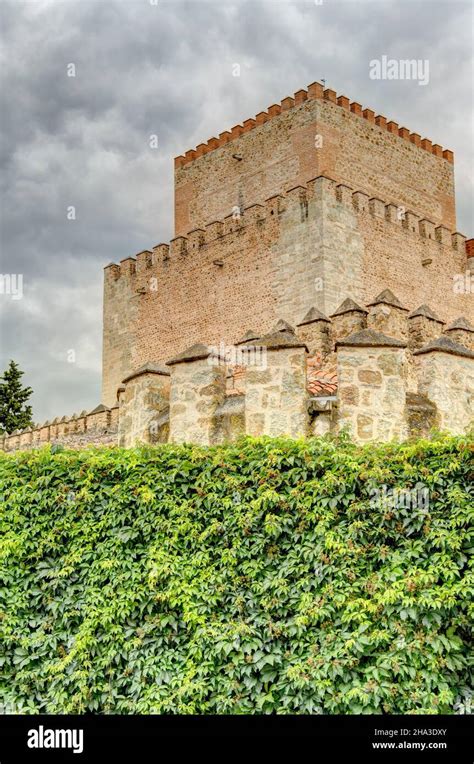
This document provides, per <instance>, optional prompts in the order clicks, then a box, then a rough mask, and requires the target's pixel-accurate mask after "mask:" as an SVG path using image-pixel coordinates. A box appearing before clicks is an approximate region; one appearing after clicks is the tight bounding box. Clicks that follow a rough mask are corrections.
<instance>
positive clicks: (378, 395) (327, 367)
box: [0, 289, 474, 451]
mask: <svg viewBox="0 0 474 764" xmlns="http://www.w3.org/2000/svg"><path fill="white" fill-rule="evenodd" d="M473 337H474V327H473V326H472V325H471V323H470V322H469V320H468V319H467V318H466V317H464V316H459V317H458V318H457V319H456V320H455V321H453V322H451V323H450V324H449V325H448V326H446V325H445V324H444V323H443V322H442V321H441V320H440V319H439V318H438V317H437V315H436V313H434V311H433V309H432V308H431V307H430V306H429V305H426V304H423V305H420V306H419V307H418V308H417V309H415V310H413V311H411V312H409V311H408V309H407V308H406V307H405V306H404V305H403V303H402V302H401V301H400V299H399V298H398V297H397V295H395V294H394V292H393V291H392V290H390V289H384V290H382V292H380V294H378V295H376V296H375V297H374V298H373V299H372V300H370V301H369V302H368V303H367V304H366V305H359V304H357V303H356V302H355V301H354V300H352V298H349V297H347V298H345V299H344V300H343V302H342V303H341V305H339V306H338V308H337V309H336V310H335V311H334V312H333V313H332V315H331V316H329V317H328V316H326V315H325V314H324V313H322V312H321V311H320V310H318V309H317V308H316V307H312V308H311V309H310V310H309V311H308V312H307V313H306V314H305V315H304V316H302V318H301V321H299V322H298V323H297V325H296V327H293V326H292V325H291V324H289V322H288V321H286V320H285V319H283V318H282V319H279V320H278V321H277V322H276V323H275V325H274V326H273V327H272V328H271V329H270V331H267V332H262V333H261V334H260V336H259V333H258V332H256V331H254V330H247V331H246V332H245V333H244V335H243V336H241V337H239V338H236V339H235V344H234V345H233V346H232V347H225V346H212V345H208V344H205V343H196V344H194V345H192V346H190V347H188V348H186V349H185V350H184V351H182V352H180V353H178V354H177V355H176V356H174V357H173V358H171V359H168V360H167V362H166V363H165V364H161V363H157V362H151V361H148V362H147V363H145V364H144V365H142V366H141V367H140V368H138V369H136V370H135V371H132V372H131V373H130V374H128V375H127V376H126V377H124V379H123V380H122V382H121V384H120V386H119V387H118V390H117V404H116V405H115V406H114V407H113V408H108V407H107V406H104V405H103V404H101V405H99V406H97V407H96V408H95V409H93V410H92V411H91V412H89V413H86V412H82V413H81V414H80V415H79V416H76V415H73V416H72V417H69V418H68V417H62V418H61V419H59V418H56V419H54V420H53V421H52V422H49V421H48V422H45V423H44V424H43V425H42V426H37V427H35V428H33V429H31V430H25V431H22V432H15V433H12V434H11V435H8V436H7V437H5V438H3V439H2V440H1V441H0V444H1V447H2V448H3V450H6V451H13V450H17V449H26V448H35V447H38V446H40V445H42V444H44V443H47V442H52V443H61V444H63V445H65V446H67V447H72V448H82V447H83V446H84V445H89V444H95V445H101V444H103V445H105V444H111V443H117V442H118V444H119V445H121V446H124V447H133V446H134V445H136V444H137V443H151V444H156V443H166V442H171V443H184V442H192V443H199V444H201V445H213V444H218V443H223V442H226V441H232V440H235V439H236V438H237V437H240V435H243V434H247V435H253V436H259V435H269V436H273V437H278V436H288V437H293V438H304V437H311V436H312V435H324V434H328V433H333V434H337V433H340V432H342V431H348V432H349V433H350V434H351V436H352V437H353V438H354V439H355V440H356V441H359V442H371V441H377V442H378V441H390V440H394V439H396V440H403V439H405V438H407V437H409V436H428V435H429V433H430V430H431V429H432V428H441V429H446V430H448V431H450V432H452V433H455V434H462V433H466V432H468V431H469V430H470V429H471V428H472V426H473V425H474V350H473ZM236 380H237V383H236V384H235V385H233V384H230V382H231V381H234V382H235V381H236Z"/></svg>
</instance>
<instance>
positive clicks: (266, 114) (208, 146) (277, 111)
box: [174, 82, 454, 168]
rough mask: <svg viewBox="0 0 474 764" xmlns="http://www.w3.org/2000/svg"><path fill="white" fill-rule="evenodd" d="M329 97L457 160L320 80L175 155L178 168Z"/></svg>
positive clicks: (384, 129) (439, 154) (380, 125)
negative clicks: (326, 86) (216, 135)
mask: <svg viewBox="0 0 474 764" xmlns="http://www.w3.org/2000/svg"><path fill="white" fill-rule="evenodd" d="M314 100H319V101H325V102H328V103H332V104H334V105H336V106H338V107H339V108H340V109H343V110H344V111H346V112H347V113H349V114H350V115H351V116H352V117H354V118H355V119H357V118H358V119H364V120H366V121H367V122H369V123H371V124H373V125H375V126H376V127H377V128H378V129H379V130H380V131H382V132H388V133H390V134H391V135H396V136H397V137H398V138H400V140H402V141H407V142H408V143H411V144H412V145H413V146H417V147H418V148H420V149H421V150H422V151H427V152H429V153H430V154H432V155H433V156H435V157H437V158H438V159H444V160H446V161H447V162H450V163H451V164H453V162H454V155H453V152H452V151H450V150H449V149H443V147H442V146H440V145H439V144H438V143H433V142H432V141H431V140H430V139H429V138H421V136H420V135H419V134H418V133H412V132H410V130H408V129H407V128H406V127H399V125H398V123H397V122H394V121H393V120H390V119H388V118H387V117H385V116H383V115H382V114H377V115H376V114H375V112H374V111H373V110H372V109H369V108H365V107H363V106H361V104H360V103H358V102H357V101H350V100H349V98H347V97H346V96H345V95H338V94H337V93H336V91H334V90H332V89H331V88H324V86H323V85H322V84H321V83H320V82H313V83H311V85H308V88H307V90H306V89H304V88H303V89H301V90H298V91H297V92H296V93H294V95H293V96H287V97H286V98H283V99H282V100H281V101H280V103H279V104H272V105H271V106H269V107H268V109H267V110H266V111H261V112H259V113H258V114H257V115H256V116H255V117H254V118H250V119H246V120H244V121H243V123H242V124H238V125H234V127H232V128H231V129H230V130H225V131H224V132H222V133H220V134H219V136H218V137H217V138H216V137H212V138H209V140H208V141H206V143H200V144H199V145H198V146H197V147H196V148H195V149H191V150H189V151H186V153H185V154H182V155H181V156H178V157H176V158H175V160H174V163H175V168H181V167H184V166H185V165H187V164H189V163H190V162H194V161H195V160H197V159H199V158H200V157H202V156H204V155H206V154H209V153H210V152H213V151H216V150H217V149H219V148H222V147H223V146H225V145H227V144H228V143H230V142H232V141H235V140H236V139H237V138H240V137H241V136H242V135H245V134H246V133H248V132H249V131H251V130H256V129H258V128H259V127H261V126H262V125H265V124H266V123H267V122H269V121H271V120H275V119H277V118H278V117H280V115H282V114H284V113H285V112H288V111H291V110H294V109H298V108H299V107H301V106H302V105H303V104H305V102H307V101H314Z"/></svg>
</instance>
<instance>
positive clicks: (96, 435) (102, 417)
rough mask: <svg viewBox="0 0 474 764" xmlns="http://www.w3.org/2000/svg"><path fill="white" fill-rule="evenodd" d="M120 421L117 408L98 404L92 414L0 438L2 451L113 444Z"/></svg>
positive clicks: (72, 417)
mask: <svg viewBox="0 0 474 764" xmlns="http://www.w3.org/2000/svg"><path fill="white" fill-rule="evenodd" d="M118 422H119V407H118V405H116V406H113V407H112V408H108V407H107V406H104V405H103V404H99V405H98V406H96V408H95V409H93V410H92V411H90V412H87V411H82V412H81V413H80V414H72V415H71V416H63V417H61V418H59V417H56V418H55V419H53V420H51V421H49V420H47V421H46V422H44V423H43V424H38V425H35V426H33V427H30V428H27V429H24V430H16V431H15V432H12V433H9V434H6V435H3V436H0V450H2V451H17V450H26V449H31V448H39V447H41V446H43V445H45V444H47V443H51V444H55V443H56V444H61V445H63V446H65V447H67V448H84V447H86V446H88V445H112V444H115V443H116V440H117V432H118Z"/></svg>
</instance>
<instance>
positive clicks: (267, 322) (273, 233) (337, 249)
mask: <svg viewBox="0 0 474 764" xmlns="http://www.w3.org/2000/svg"><path fill="white" fill-rule="evenodd" d="M467 246H470V244H469V243H468V245H466V240H465V237H464V236H463V235H462V234H460V233H458V232H456V231H451V230H449V229H447V228H446V227H445V226H438V225H435V224H434V223H433V222H432V221H427V220H426V219H420V217H419V216H417V215H415V213H413V212H411V211H405V210H404V208H403V207H402V206H401V205H399V204H397V203H396V201H394V200H381V199H378V198H375V197H369V195H368V194H365V193H364V192H362V191H360V190H356V189H353V188H351V187H349V186H347V185H346V184H338V183H336V181H334V180H333V179H331V178H327V177H324V176H321V177H319V178H316V179H313V180H310V181H309V182H308V183H307V184H306V186H304V187H303V186H299V187H296V188H294V189H290V190H289V191H288V192H287V193H286V194H279V195H277V196H274V197H271V198H270V199H267V200H266V201H265V202H264V203H263V204H255V205H252V206H251V207H249V208H247V209H244V210H243V214H242V215H237V216H234V215H228V216H227V217H226V218H224V219H223V220H220V221H212V222H210V223H208V224H206V225H205V226H204V228H202V229H198V230H193V231H191V232H189V233H188V235H187V236H180V237H176V238H175V239H174V240H173V241H172V242H171V243H170V244H169V245H166V244H160V245H157V246H156V247H154V248H153V249H152V250H150V251H145V252H141V253H139V254H138V255H137V257H136V259H132V258H127V259H125V260H124V261H122V263H121V264H120V266H117V265H111V266H108V267H107V268H106V270H105V285H104V317H105V318H104V374H103V398H102V399H103V401H104V402H105V403H106V405H113V402H114V401H115V398H116V392H117V387H118V386H119V385H120V383H121V381H122V379H123V378H124V377H125V376H126V375H127V374H128V373H130V372H131V371H132V370H133V369H136V368H139V367H140V366H141V365H142V364H144V363H146V362H147V361H149V360H150V358H152V359H153V360H154V361H155V362H157V363H163V362H165V361H166V359H167V358H169V357H170V356H172V355H173V354H177V353H179V352H181V351H183V350H184V349H185V348H187V347H189V346H190V345H193V344H195V343H197V342H204V343H206V344H212V345H215V344H218V343H219V342H221V341H223V342H225V343H227V344H232V343H234V342H236V340H237V339H238V338H240V337H241V336H242V335H243V333H244V332H245V331H246V330H247V328H248V326H249V325H251V326H258V327H260V331H261V332H267V331H269V330H270V329H271V327H272V326H273V325H274V324H275V322H276V321H277V320H278V318H283V319H285V320H286V321H288V322H289V323H290V324H291V325H296V324H297V323H298V322H299V321H301V319H302V317H303V316H304V315H305V313H306V312H307V311H308V310H309V309H310V308H311V307H313V306H314V307H316V308H318V309H319V310H321V311H322V312H323V313H325V314H327V315H330V314H331V313H332V312H333V311H334V310H335V309H336V307H337V306H338V305H339V304H340V303H341V302H342V300H343V299H344V298H345V297H346V296H349V297H351V298H352V299H354V300H355V301H356V302H360V303H367V302H368V301H369V300H370V298H371V297H372V296H373V294H376V293H378V292H380V291H382V290H383V289H384V288H385V287H386V285H387V284H390V285H393V286H394V285H396V291H397V294H398V295H399V298H400V300H401V301H402V303H403V304H404V305H405V306H406V307H407V309H408V310H413V309H416V308H417V307H419V305H420V304H422V303H431V304H436V305H439V306H440V307H439V312H440V319H441V320H442V321H444V322H445V323H448V322H451V321H453V320H455V319H456V318H458V317H459V316H460V315H465V316H466V317H468V318H470V319H471V320H472V292H471V291H470V289H471V287H470V284H471V274H470V271H468V267H470V266H469V265H468V259H467V252H468V250H467ZM469 251H470V250H469ZM472 262H473V261H472V259H471V263H472ZM455 279H457V280H458V281H457V282H456V281H455ZM394 288H395V286H394Z"/></svg>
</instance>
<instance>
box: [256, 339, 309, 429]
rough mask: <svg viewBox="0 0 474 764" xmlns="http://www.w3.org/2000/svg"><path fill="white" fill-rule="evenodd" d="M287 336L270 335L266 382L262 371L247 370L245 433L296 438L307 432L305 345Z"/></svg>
mask: <svg viewBox="0 0 474 764" xmlns="http://www.w3.org/2000/svg"><path fill="white" fill-rule="evenodd" d="M281 334H282V335H283V334H284V333H281ZM290 339H291V338H288V337H283V340H282V341H281V342H280V343H276V342H275V339H274V337H270V338H269V344H268V352H267V355H266V363H267V368H266V370H265V377H264V379H265V380H266V381H265V382H262V381H261V380H262V376H261V375H262V372H259V371H257V370H256V369H250V368H249V369H247V379H246V396H245V432H246V433H247V434H249V435H255V436H256V435H262V434H266V435H273V436H278V435H288V436H289V437H293V438H298V437H303V436H305V435H307V434H308V431H309V415H308V408H307V403H308V393H307V391H306V358H305V354H306V347H305V346H304V344H302V343H301V342H298V341H297V340H295V339H293V341H292V342H290Z"/></svg>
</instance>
